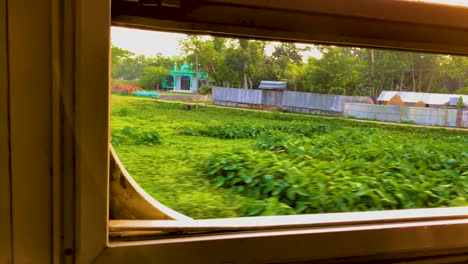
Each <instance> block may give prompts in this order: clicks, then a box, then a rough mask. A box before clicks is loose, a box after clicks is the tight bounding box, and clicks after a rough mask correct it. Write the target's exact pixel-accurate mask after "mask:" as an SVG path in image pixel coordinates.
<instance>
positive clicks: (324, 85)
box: [304, 46, 362, 95]
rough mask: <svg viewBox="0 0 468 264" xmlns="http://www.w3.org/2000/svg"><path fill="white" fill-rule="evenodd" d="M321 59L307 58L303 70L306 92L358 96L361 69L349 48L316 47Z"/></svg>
mask: <svg viewBox="0 0 468 264" xmlns="http://www.w3.org/2000/svg"><path fill="white" fill-rule="evenodd" d="M318 49H319V50H320V52H321V53H322V54H323V57H322V58H321V59H316V58H313V57H309V61H308V66H307V67H305V68H304V75H305V77H304V82H305V84H306V85H307V86H308V88H307V90H308V91H310V92H316V93H330V94H341V95H359V94H361V91H360V90H359V89H358V88H359V83H360V81H361V76H362V73H361V67H362V65H361V64H360V63H359V60H358V59H357V57H356V56H354V54H353V49H351V48H340V47H333V46H329V47H323V46H322V47H318Z"/></svg>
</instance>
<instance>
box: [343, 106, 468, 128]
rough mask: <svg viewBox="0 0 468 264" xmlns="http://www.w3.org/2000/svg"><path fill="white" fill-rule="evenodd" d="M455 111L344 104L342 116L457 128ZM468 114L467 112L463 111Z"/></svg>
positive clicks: (467, 122) (465, 122)
mask: <svg viewBox="0 0 468 264" xmlns="http://www.w3.org/2000/svg"><path fill="white" fill-rule="evenodd" d="M458 111H459V110H457V109H447V108H425V107H405V106H398V105H372V104H359V103H346V106H345V110H344V113H343V115H344V116H345V117H355V118H359V119H371V120H379V121H388V122H411V123H415V124H418V125H429V126H445V127H455V126H457V112H458ZM464 112H468V111H464ZM461 126H462V127H468V114H465V113H463V119H462V122H461Z"/></svg>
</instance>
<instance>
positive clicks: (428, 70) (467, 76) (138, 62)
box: [112, 35, 468, 97]
mask: <svg viewBox="0 0 468 264" xmlns="http://www.w3.org/2000/svg"><path fill="white" fill-rule="evenodd" d="M272 45H273V43H271V42H266V41H257V40H247V39H230V38H221V37H207V36H199V35H188V36H187V37H186V38H185V39H183V40H181V41H180V43H179V48H180V50H181V56H180V57H165V56H163V55H161V54H158V55H157V56H156V57H145V56H142V55H140V56H137V55H136V54H133V53H131V52H129V51H126V50H123V49H121V48H118V47H116V46H113V47H112V77H113V79H114V80H115V81H114V82H116V81H118V80H131V81H132V82H133V83H138V84H139V85H140V86H142V87H145V89H149V88H151V89H155V88H157V87H158V85H159V84H160V83H161V81H162V80H163V79H164V76H165V75H167V74H168V72H169V71H170V70H172V69H173V67H174V63H177V64H178V65H179V67H180V66H181V65H182V63H184V62H187V63H188V64H190V63H193V64H194V63H195V56H196V55H198V62H199V69H200V70H201V71H203V72H204V73H207V74H209V76H210V83H212V84H213V85H216V86H228V87H244V88H257V87H258V85H259V83H260V81H261V80H271V81H275V80H276V81H279V80H283V81H288V83H289V89H290V90H294V91H304V92H314V93H323V94H343V95H366V96H374V97H376V96H378V95H379V94H380V92H381V91H382V90H395V89H396V90H398V89H407V90H408V91H415V92H433V93H454V92H457V93H460V94H467V87H468V71H467V70H466V69H468V57H461V56H449V55H442V54H424V53H415V52H400V51H392V50H378V49H364V48H349V47H333V46H318V45H315V46H314V45H306V46H303V45H302V46H300V45H296V44H294V43H277V44H275V45H274V48H273V50H272V53H271V54H269V52H267V50H269V49H272V47H273V46H272ZM310 50H314V54H315V55H317V54H320V55H321V57H320V58H316V57H313V56H307V54H311V53H308V52H309V51H310Z"/></svg>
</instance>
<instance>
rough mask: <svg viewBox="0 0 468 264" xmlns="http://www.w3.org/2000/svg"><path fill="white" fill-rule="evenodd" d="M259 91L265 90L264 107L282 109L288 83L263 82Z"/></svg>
mask: <svg viewBox="0 0 468 264" xmlns="http://www.w3.org/2000/svg"><path fill="white" fill-rule="evenodd" d="M258 89H260V90H263V95H262V104H263V105H265V106H275V107H280V106H281V105H282V102H283V91H286V90H287V89H288V83H287V82H277V81H261V82H260V85H259V86H258Z"/></svg>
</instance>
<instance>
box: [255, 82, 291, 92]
mask: <svg viewBox="0 0 468 264" xmlns="http://www.w3.org/2000/svg"><path fill="white" fill-rule="evenodd" d="M258 88H259V89H269V90H286V89H287V88H288V83H287V82H276V81H261V82H260V85H259V86H258Z"/></svg>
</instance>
